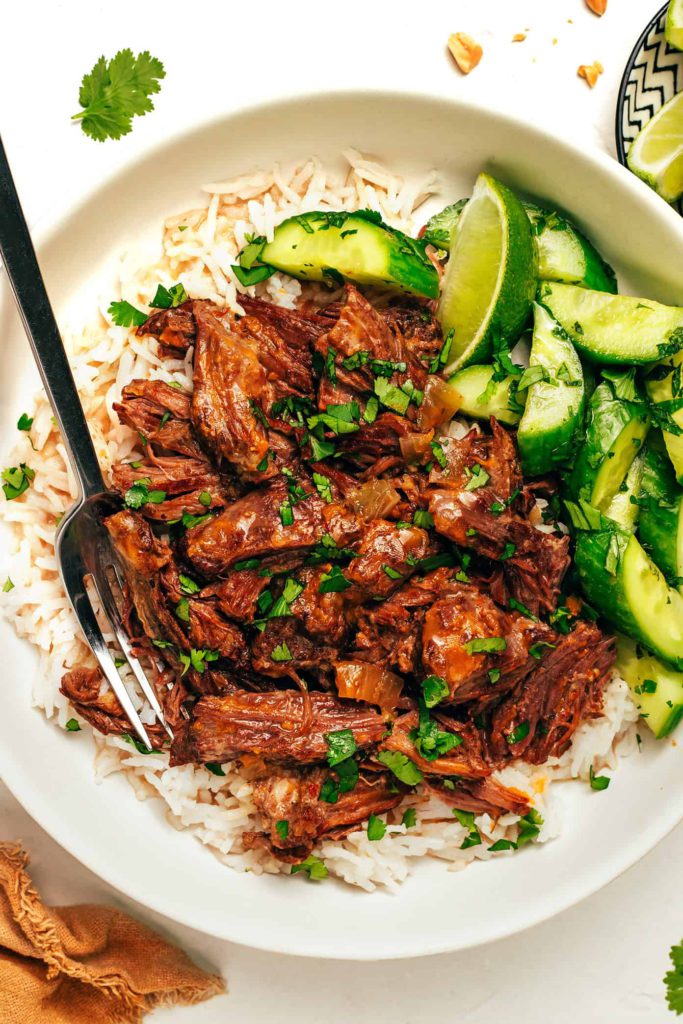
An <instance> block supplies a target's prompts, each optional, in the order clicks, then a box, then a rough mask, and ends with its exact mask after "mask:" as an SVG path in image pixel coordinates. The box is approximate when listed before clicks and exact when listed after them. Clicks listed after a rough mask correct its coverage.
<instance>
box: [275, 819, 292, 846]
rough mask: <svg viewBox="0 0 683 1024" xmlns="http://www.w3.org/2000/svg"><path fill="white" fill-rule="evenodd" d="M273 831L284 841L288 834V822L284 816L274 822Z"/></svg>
mask: <svg viewBox="0 0 683 1024" xmlns="http://www.w3.org/2000/svg"><path fill="white" fill-rule="evenodd" d="M275 831H276V832H277V834H278V836H279V837H280V839H281V840H282V842H283V843H284V841H285V839H286V838H287V836H288V835H289V822H288V821H286V819H285V818H280V820H279V821H276V822H275Z"/></svg>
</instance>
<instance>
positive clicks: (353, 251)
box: [259, 210, 439, 299]
mask: <svg viewBox="0 0 683 1024" xmlns="http://www.w3.org/2000/svg"><path fill="white" fill-rule="evenodd" d="M259 259H260V261H261V262H262V263H265V264H268V265H269V266H271V267H277V269H278V270H283V271H284V272H285V273H286V274H291V276H292V277H298V278H300V279H301V280H304V281H324V280H330V279H332V280H334V279H335V277H336V278H338V277H339V275H341V277H342V278H348V280H350V281H356V282H357V283H358V284H380V285H387V286H388V287H390V288H397V289H399V290H400V291H404V292H408V293H410V294H412V295H426V296H427V297H428V298H430V299H436V298H438V295H439V275H438V274H437V272H436V269H435V267H434V265H433V264H432V262H431V260H430V259H429V258H428V257H427V256H426V255H425V242H424V241H423V240H421V239H415V238H409V237H408V235H404V234H403V233H402V232H401V231H396V230H395V229H393V228H390V227H387V225H386V224H384V223H382V221H381V219H380V217H379V214H377V215H375V214H374V212H373V211H371V210H362V211H360V212H357V213H329V212H326V211H313V212H312V213H303V214H300V215H299V216H297V217H290V218H289V219H288V220H285V221H283V222H282V224H280V225H279V226H278V227H277V228H275V234H274V235H273V240H272V242H267V243H266V244H265V245H264V247H263V249H262V250H261V252H260V254H259Z"/></svg>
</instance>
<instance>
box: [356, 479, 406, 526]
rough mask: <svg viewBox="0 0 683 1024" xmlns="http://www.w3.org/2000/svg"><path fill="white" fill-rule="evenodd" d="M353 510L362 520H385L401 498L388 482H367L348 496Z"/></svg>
mask: <svg viewBox="0 0 683 1024" xmlns="http://www.w3.org/2000/svg"><path fill="white" fill-rule="evenodd" d="M349 500H350V501H351V503H352V505H353V506H354V508H355V509H356V510H357V511H358V512H360V514H361V515H362V516H363V518H364V519H367V520H368V521H369V520H370V519H385V518H386V517H387V516H388V514H389V513H390V512H391V510H392V509H393V508H396V506H397V505H398V503H399V502H400V500H401V496H400V494H399V493H398V491H397V490H396V488H395V487H393V486H392V485H391V484H390V483H389V481H388V480H368V481H367V483H364V484H363V485H362V486H361V487H359V488H358V490H357V491H352V493H351V494H350V495H349Z"/></svg>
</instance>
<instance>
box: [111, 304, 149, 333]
mask: <svg viewBox="0 0 683 1024" xmlns="http://www.w3.org/2000/svg"><path fill="white" fill-rule="evenodd" d="M107 312H108V313H109V316H110V317H111V318H112V320H113V321H114V323H115V324H116V326H117V327H140V326H141V325H142V324H144V323H145V321H146V320H147V314H146V313H143V312H142V310H140V309H136V308H135V306H131V304H130V302H126V301H125V300H124V301H122V302H112V303H111V304H110V306H109V309H108V310H107Z"/></svg>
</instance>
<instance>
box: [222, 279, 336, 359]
mask: <svg viewBox="0 0 683 1024" xmlns="http://www.w3.org/2000/svg"><path fill="white" fill-rule="evenodd" d="M240 303H241V305H242V308H243V309H244V311H245V313H246V314H247V315H248V316H250V317H254V318H255V319H257V320H259V321H260V322H261V323H262V324H266V325H267V326H269V327H272V328H273V329H274V330H275V331H277V333H278V334H279V335H280V337H281V338H283V339H284V341H285V342H286V344H287V345H288V346H289V348H290V349H291V351H292V352H298V353H299V354H300V357H301V358H302V359H305V360H306V362H307V365H309V366H310V364H311V359H312V357H311V352H312V348H313V345H314V344H315V342H316V340H317V338H319V337H320V335H321V334H324V333H325V331H329V329H330V318H329V317H327V316H320V315H319V314H317V313H307V312H304V311H303V310H300V309H298V310H296V309H284V308H283V307H282V306H275V305H273V303H272V302H264V300H263V299H252V298H251V297H250V296H249V295H241V296H240ZM307 351H308V354H307Z"/></svg>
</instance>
